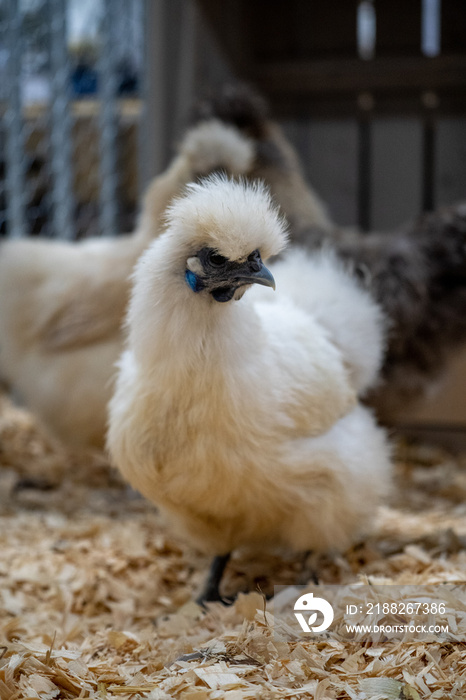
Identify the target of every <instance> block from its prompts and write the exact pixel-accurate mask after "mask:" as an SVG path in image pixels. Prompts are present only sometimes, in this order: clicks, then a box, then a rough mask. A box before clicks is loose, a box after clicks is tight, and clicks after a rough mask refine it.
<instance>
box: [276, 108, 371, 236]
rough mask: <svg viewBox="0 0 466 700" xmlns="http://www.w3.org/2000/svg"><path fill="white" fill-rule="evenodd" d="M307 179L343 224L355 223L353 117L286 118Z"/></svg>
mask: <svg viewBox="0 0 466 700" xmlns="http://www.w3.org/2000/svg"><path fill="white" fill-rule="evenodd" d="M282 125H283V127H284V129H285V133H286V134H287V135H289V137H290V138H291V140H292V141H293V143H294V144H295V145H296V146H297V148H298V152H299V155H300V158H301V162H302V165H303V168H304V172H305V176H306V179H307V180H308V181H309V182H310V184H311V185H312V187H313V188H314V189H315V190H316V192H317V193H318V194H319V195H320V197H321V198H322V199H323V200H324V202H325V203H326V204H327V205H328V208H329V211H330V214H331V216H332V218H333V219H334V220H335V221H336V222H337V223H339V224H342V225H350V226H351V225H355V224H356V223H357V206H356V202H357V149H358V127H357V122H356V120H355V119H333V120H300V121H298V120H291V121H290V120H287V121H284V122H282Z"/></svg>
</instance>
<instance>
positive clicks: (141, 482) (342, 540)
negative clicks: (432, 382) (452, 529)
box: [108, 176, 390, 601]
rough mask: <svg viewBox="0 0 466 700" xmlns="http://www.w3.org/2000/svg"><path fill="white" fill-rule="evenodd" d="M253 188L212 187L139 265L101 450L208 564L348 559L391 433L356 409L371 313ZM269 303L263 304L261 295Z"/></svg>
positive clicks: (365, 373)
mask: <svg viewBox="0 0 466 700" xmlns="http://www.w3.org/2000/svg"><path fill="white" fill-rule="evenodd" d="M285 242H286V234H285V231H284V223H283V220H282V219H281V217H280V216H279V214H278V213H277V210H276V208H275V206H274V205H273V204H272V202H271V199H270V196H269V195H268V193H267V191H266V190H265V188H264V187H263V186H262V185H260V184H255V185H246V184H245V183H242V182H231V181H228V180H227V179H226V178H222V177H215V176H214V177H211V178H209V179H207V180H205V181H204V182H203V183H201V184H193V185H190V186H189V187H188V188H187V192H186V195H185V196H183V197H181V198H179V199H178V200H176V201H175V202H174V204H173V205H172V206H171V207H170V209H169V214H168V221H167V228H166V231H165V232H164V233H163V234H162V235H161V236H160V237H159V239H158V240H156V241H155V242H154V243H153V244H152V245H151V246H150V248H149V249H148V250H147V251H146V253H145V254H144V255H143V256H142V258H141V259H140V261H139V262H138V264H137V266H136V269H135V273H134V287H133V292H132V298H131V302H130V307H129V312H128V318H127V326H128V344H127V350H126V351H125V352H124V354H123V355H122V358H121V360H120V363H119V374H118V378H117V383H116V390H115V393H114V396H113V398H112V400H111V402H110V415H109V432H108V447H109V450H110V453H111V455H112V458H113V460H114V462H115V463H116V465H117V466H118V467H119V468H120V470H121V472H122V473H123V475H124V476H125V477H126V478H127V479H128V480H129V481H130V483H131V484H132V485H133V486H134V487H135V488H137V489H139V490H140V491H141V492H142V493H143V494H144V495H145V496H147V497H148V498H149V499H151V500H152V501H153V502H154V503H156V504H157V505H158V506H159V507H160V508H161V509H162V511H164V512H165V514H166V515H167V516H168V518H169V520H171V521H172V523H173V524H174V525H175V526H176V528H177V529H178V530H179V532H181V533H182V534H183V535H184V536H185V537H187V538H188V539H189V540H190V541H191V542H192V543H193V544H194V545H195V546H197V547H199V548H200V549H201V550H203V551H204V552H207V553H211V554H213V555H216V556H215V559H214V563H213V567H212V570H211V574H210V577H209V578H208V581H207V585H206V588H205V590H204V592H203V595H202V596H201V598H200V600H202V601H204V600H216V599H219V593H218V584H219V582H220V579H221V576H222V572H223V569H224V567H225V565H226V563H227V561H228V557H229V553H230V552H231V551H232V550H235V549H237V548H252V549H254V548H260V549H262V548H264V547H272V548H287V549H291V550H296V551H305V550H310V549H312V550H315V551H316V550H317V551H318V550H328V549H333V548H344V547H346V546H348V545H349V544H350V543H351V541H353V540H354V538H355V537H356V536H358V535H360V534H361V532H363V531H364V529H365V528H367V526H368V524H369V522H370V518H371V516H372V514H373V513H374V510H375V508H376V506H377V503H378V502H379V499H380V497H381V496H382V495H383V494H385V493H386V491H387V486H388V483H389V477H390V458H389V449H388V446H387V442H386V438H385V434H384V432H383V431H382V430H381V429H380V428H378V427H377V426H376V424H375V422H374V420H373V418H372V415H371V413H370V412H369V410H367V409H366V408H364V407H362V406H361V405H359V403H358V398H357V397H358V394H360V393H361V392H362V391H364V390H365V389H366V388H367V387H368V386H369V385H370V384H371V383H372V382H373V381H374V379H375V377H376V375H377V371H378V367H379V365H380V362H381V359H382V344H383V329H382V326H383V324H382V318H381V314H380V311H379V309H378V307H377V306H376V305H375V303H374V302H373V301H372V300H371V298H370V297H369V295H368V294H367V293H366V292H364V291H363V290H362V289H360V288H359V287H358V285H357V283H356V282H355V280H354V279H353V278H352V277H351V276H350V275H349V274H347V273H346V272H345V270H344V269H343V267H342V264H341V263H338V262H337V261H336V259H334V258H333V257H332V255H331V254H330V253H329V254H325V253H324V254H322V253H321V254H320V255H318V256H316V257H314V258H310V257H305V256H304V253H302V254H301V256H300V255H298V253H296V252H295V253H293V255H292V256H291V257H290V258H285V259H284V260H283V261H281V262H280V263H278V264H277V266H276V268H275V271H274V275H276V278H277V286H278V290H279V291H278V292H277V294H276V295H273V293H272V291H271V290H270V289H269V290H265V289H264V292H265V294H261V293H256V291H255V290H257V291H258V292H259V291H260V290H259V289H258V287H257V286H256V287H255V288H254V291H250V292H249V293H248V294H246V295H245V296H244V298H243V294H244V293H245V292H246V291H247V290H248V288H249V287H250V286H251V285H253V284H255V285H262V286H263V287H275V283H274V277H273V276H272V273H271V272H270V271H269V270H268V269H267V268H266V267H265V265H264V263H263V260H265V259H267V258H268V257H269V256H271V255H274V254H276V253H278V252H279V251H280V250H281V249H282V248H283V247H284V245H285ZM268 296H269V301H267V297H268Z"/></svg>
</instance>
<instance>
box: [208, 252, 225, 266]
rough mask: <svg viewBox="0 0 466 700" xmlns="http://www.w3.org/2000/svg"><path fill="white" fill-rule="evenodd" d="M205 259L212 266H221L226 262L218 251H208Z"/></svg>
mask: <svg viewBox="0 0 466 700" xmlns="http://www.w3.org/2000/svg"><path fill="white" fill-rule="evenodd" d="M207 260H208V261H209V263H210V264H211V265H212V267H222V266H223V265H225V263H226V262H227V259H226V258H224V257H223V255H220V253H216V252H215V251H213V252H212V253H209V255H208V257H207Z"/></svg>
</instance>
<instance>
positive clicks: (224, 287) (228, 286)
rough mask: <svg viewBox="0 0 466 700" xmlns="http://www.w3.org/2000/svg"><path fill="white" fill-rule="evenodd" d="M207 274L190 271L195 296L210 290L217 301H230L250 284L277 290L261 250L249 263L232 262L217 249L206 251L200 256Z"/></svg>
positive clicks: (189, 277)
mask: <svg viewBox="0 0 466 700" xmlns="http://www.w3.org/2000/svg"><path fill="white" fill-rule="evenodd" d="M197 258H198V259H199V261H200V263H201V266H202V270H203V273H202V274H201V275H197V274H194V273H193V272H191V271H189V270H187V271H186V281H187V282H188V284H189V286H190V287H191V289H192V290H193V291H194V292H200V291H202V290H207V291H208V292H209V293H210V294H211V295H212V297H213V298H214V299H215V301H218V302H226V301H230V300H231V299H232V298H233V296H234V294H235V292H236V290H237V289H238V288H239V287H243V286H245V285H249V284H263V285H265V286H267V287H273V288H275V282H274V279H273V277H272V274H271V273H270V272H269V270H268V269H267V268H266V267H265V265H264V263H263V262H262V259H261V255H260V252H259V250H254V251H252V253H250V254H249V255H248V257H247V259H246V260H244V261H242V262H237V261H234V260H228V259H227V258H225V257H223V255H220V253H218V251H216V250H215V249H214V248H202V249H201V250H200V251H199V252H198V253H197Z"/></svg>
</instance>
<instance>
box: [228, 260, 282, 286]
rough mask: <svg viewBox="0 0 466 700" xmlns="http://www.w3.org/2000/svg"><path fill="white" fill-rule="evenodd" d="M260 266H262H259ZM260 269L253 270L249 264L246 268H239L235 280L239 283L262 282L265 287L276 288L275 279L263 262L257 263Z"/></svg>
mask: <svg viewBox="0 0 466 700" xmlns="http://www.w3.org/2000/svg"><path fill="white" fill-rule="evenodd" d="M259 266H260V267H259ZM256 267H259V269H258V270H252V269H251V268H250V266H249V265H245V266H244V269H242V270H238V271H237V272H236V274H235V282H238V284H239V285H243V284H262V285H264V287H272V289H275V280H274V278H273V275H272V273H271V272H270V270H269V269H268V268H267V267H266V266H265V265H264V263H263V262H260V263H259V264H257V263H256Z"/></svg>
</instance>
